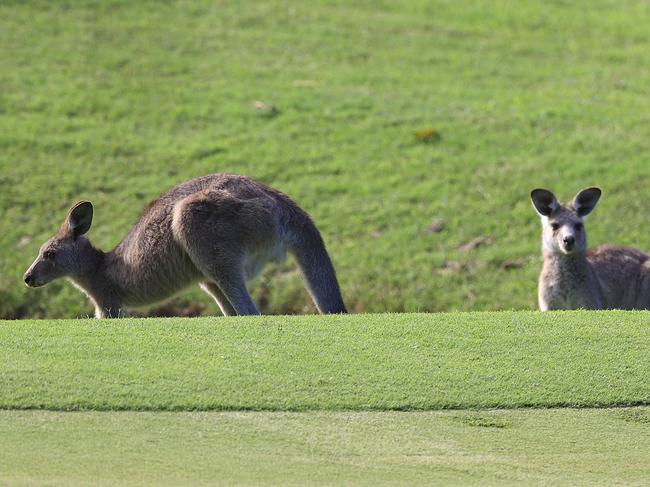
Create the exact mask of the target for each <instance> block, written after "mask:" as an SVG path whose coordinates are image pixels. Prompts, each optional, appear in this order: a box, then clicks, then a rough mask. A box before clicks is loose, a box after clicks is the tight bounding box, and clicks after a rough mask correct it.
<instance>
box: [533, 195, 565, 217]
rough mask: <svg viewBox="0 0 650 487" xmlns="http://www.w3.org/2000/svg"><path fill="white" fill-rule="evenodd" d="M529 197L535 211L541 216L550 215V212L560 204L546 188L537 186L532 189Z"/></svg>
mask: <svg viewBox="0 0 650 487" xmlns="http://www.w3.org/2000/svg"><path fill="white" fill-rule="evenodd" d="M530 199H531V200H532V202H533V206H534V207H535V210H537V213H539V214H540V215H542V216H551V213H553V211H554V210H556V209H557V208H558V207H559V206H560V203H558V201H557V198H556V197H555V195H554V194H553V193H551V192H550V191H549V190H548V189H541V188H537V189H534V190H532V191H531V192H530Z"/></svg>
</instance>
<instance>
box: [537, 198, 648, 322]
mask: <svg viewBox="0 0 650 487" xmlns="http://www.w3.org/2000/svg"><path fill="white" fill-rule="evenodd" d="M600 195H601V190H600V188H587V189H583V190H582V191H580V192H579V193H578V194H577V195H576V196H575V197H574V198H573V201H572V202H571V203H570V204H564V205H562V204H560V203H559V202H558V200H557V198H556V197H555V195H554V194H553V193H551V192H550V191H548V190H546V189H534V190H533V191H532V192H531V193H530V198H531V200H532V202H533V206H534V208H535V210H537V213H539V215H540V216H541V219H542V256H543V260H544V263H543V266H542V272H541V273H540V275H539V286H538V299H539V308H540V309H541V310H542V311H547V310H553V309H579V308H584V309H650V260H649V257H648V256H647V255H646V254H644V253H643V252H641V251H640V250H636V249H632V248H626V247H617V246H612V245H603V246H600V247H596V248H594V249H592V250H589V251H588V250H587V235H586V233H585V228H584V217H585V216H587V215H588V214H589V213H591V211H592V210H593V209H594V207H595V206H596V203H598V200H599V199H600Z"/></svg>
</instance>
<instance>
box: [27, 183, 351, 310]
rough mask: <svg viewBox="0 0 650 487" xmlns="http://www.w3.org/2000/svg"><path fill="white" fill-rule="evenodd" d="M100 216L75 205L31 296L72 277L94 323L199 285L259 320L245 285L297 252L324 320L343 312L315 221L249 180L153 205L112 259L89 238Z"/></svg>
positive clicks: (49, 248)
mask: <svg viewBox="0 0 650 487" xmlns="http://www.w3.org/2000/svg"><path fill="white" fill-rule="evenodd" d="M92 218H93V207H92V205H91V203H90V202H88V201H82V202H80V203H77V204H76V205H74V206H73V207H72V208H71V209H70V211H69V213H68V216H67V217H66V219H65V221H64V222H63V225H62V226H61V228H60V229H59V231H58V233H57V234H56V235H54V236H53V237H52V238H51V239H49V240H48V241H47V242H45V243H44V244H43V245H42V246H41V249H40V251H39V254H38V257H37V258H36V260H35V261H34V263H33V264H32V265H31V266H30V268H29V269H28V270H27V272H26V273H25V276H24V279H25V283H26V284H27V285H28V286H29V287H39V286H43V285H44V284H47V283H48V282H50V281H52V280H54V279H57V278H60V277H68V278H69V279H70V280H71V281H72V283H73V284H74V285H75V286H77V287H78V288H80V289H81V290H82V291H83V292H84V293H85V294H86V295H87V296H88V297H89V298H90V300H91V301H92V302H93V304H94V305H95V317H96V318H110V317H118V316H123V315H125V312H126V308H128V307H132V306H133V307H138V306H144V305H148V304H152V303H155V302H158V301H161V300H164V299H165V298H167V297H169V296H171V295H173V294H174V293H176V292H178V291H180V290H182V289H183V288H185V287H187V286H189V285H191V284H195V283H198V284H199V285H200V286H201V288H202V289H203V290H204V291H205V292H207V293H208V294H209V295H211V296H212V297H213V298H214V300H215V301H216V302H217V304H218V305H219V308H220V309H221V311H222V313H223V314H224V315H235V314H237V315H252V314H259V311H258V309H257V307H256V306H255V303H254V302H253V300H252V299H251V297H250V295H249V293H248V291H247V289H246V281H247V280H249V279H252V278H253V277H255V276H256V275H257V274H259V273H260V272H261V270H262V268H263V266H264V264H266V263H267V262H269V261H282V260H283V259H284V258H285V255H286V251H287V250H288V251H289V252H291V253H292V254H293V255H294V256H295V258H296V260H297V262H298V266H299V267H300V268H301V270H302V272H303V274H304V277H305V280H306V283H307V289H308V291H309V293H310V294H311V296H312V298H313V300H314V302H315V304H316V307H317V308H318V310H319V311H320V312H321V313H346V312H347V311H346V309H345V305H344V304H343V299H342V297H341V292H340V290H339V285H338V282H337V279H336V274H335V272H334V267H333V266H332V262H331V261H330V258H329V256H328V254H327V251H326V249H325V244H324V243H323V239H322V238H321V235H320V233H319V231H318V229H317V228H316V226H315V225H314V223H313V222H312V220H311V218H310V217H309V216H308V215H307V213H306V212H305V211H303V210H302V209H301V208H300V207H298V205H296V203H294V202H293V201H292V200H291V199H290V198H289V197H288V196H286V195H284V194H283V193H281V192H279V191H276V190H274V189H272V188H270V187H268V186H265V185H263V184H261V183H259V182H257V181H254V180H252V179H249V178H247V177H244V176H237V175H232V174H212V175H209V176H204V177H199V178H196V179H192V180H190V181H186V182H184V183H181V184H179V185H177V186H175V187H173V188H172V189H170V190H169V191H168V192H166V193H164V194H162V195H161V196H160V197H159V198H158V199H156V200H155V201H153V202H151V203H150V204H149V206H148V207H147V208H146V209H145V210H144V213H143V214H142V216H141V217H140V219H139V220H138V222H137V223H136V224H135V226H134V227H133V228H131V230H130V231H129V233H128V234H127V236H126V238H124V240H122V242H121V243H120V244H119V245H118V246H117V247H116V248H115V249H114V250H112V251H111V252H102V251H101V250H99V249H97V248H95V247H93V245H92V244H91V243H90V241H89V240H88V238H87V237H86V232H88V230H89V229H90V225H91V222H92Z"/></svg>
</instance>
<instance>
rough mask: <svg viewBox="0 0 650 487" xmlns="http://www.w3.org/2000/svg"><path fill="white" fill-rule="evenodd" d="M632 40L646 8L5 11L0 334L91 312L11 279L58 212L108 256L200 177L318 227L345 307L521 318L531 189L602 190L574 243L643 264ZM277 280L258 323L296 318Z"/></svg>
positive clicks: (39, 7) (0, 22)
mask: <svg viewBox="0 0 650 487" xmlns="http://www.w3.org/2000/svg"><path fill="white" fill-rule="evenodd" d="M649 22H650V10H649V9H648V8H647V3H646V2H645V1H643V0H628V1H622V2H614V1H611V0H582V1H575V2H565V1H548V2H538V1H533V0H530V1H520V0H516V1H515V0H511V1H496V2H469V1H467V2H448V1H436V2H429V1H424V0H411V1H405V2H400V3H399V4H396V3H395V2H387V1H376V0H367V1H358V2H335V1H318V2H316V1H308V2H307V1H303V2H301V1H295V2H293V1H292V2H288V3H287V2H279V1H276V2H270V1H256V2H223V1H219V2H212V1H210V2H209V1H207V0H206V1H194V0H192V1H189V0H186V1H170V2H164V3H160V2H155V3H153V2H146V1H145V2H130V1H119V0H114V1H106V2H103V1H102V2H98V1H75V2H69V1H61V2H43V1H36V0H34V1H24V2H2V3H1V4H0V44H1V45H2V46H3V48H2V49H1V50H0V214H2V219H0V277H1V279H0V316H2V317H7V318H9V317H67V318H71V317H75V316H84V315H86V314H89V313H91V307H90V305H89V304H88V303H87V301H86V300H85V298H83V296H82V295H81V294H79V293H78V292H77V291H75V290H73V289H72V288H71V286H69V285H68V284H67V283H64V282H61V283H57V284H52V285H51V286H49V287H47V288H45V289H43V290H38V291H30V290H26V289H24V286H23V285H22V283H21V275H22V273H23V272H24V271H25V269H26V268H27V267H28V265H29V264H30V262H31V260H32V259H33V258H34V256H35V254H36V252H37V250H38V247H39V245H40V244H41V242H42V241H43V240H45V239H46V238H47V237H49V236H50V235H51V234H52V233H53V232H54V231H55V229H56V228H57V226H58V225H59V222H60V221H61V220H62V219H63V217H64V215H65V213H66V210H67V208H68V207H69V206H70V205H71V204H72V203H73V202H75V201H77V200H80V199H82V198H87V199H90V200H92V201H93V202H94V203H95V207H96V214H95V222H94V227H93V229H91V232H90V236H91V238H92V239H93V241H94V242H95V243H96V244H97V245H99V246H100V247H101V248H104V249H108V248H111V247H112V246H114V245H115V244H116V243H117V242H118V241H119V240H120V239H121V238H122V237H123V236H124V235H125V233H126V231H127V230H128V228H129V226H130V225H132V224H133V223H134V221H135V220H136V218H137V216H138V214H139V213H140V212H141V211H142V209H143V207H144V206H145V205H146V204H147V202H148V201H149V200H151V199H152V198H154V197H155V196H157V195H158V194H159V193H161V192H162V191H164V190H166V189H167V188H168V187H170V186H172V185H173V184H176V183H178V182H180V181H183V180H185V179H188V178H190V177H194V176H198V175H202V174H206V173H211V172H216V171H231V172H236V173H242V174H247V175H250V176H253V177H255V178H258V179H260V180H262V181H264V182H266V183H269V184H271V185H273V186H276V187H277V188H279V189H281V190H283V191H285V192H287V193H289V194H290V195H292V196H293V197H294V198H295V199H296V200H297V201H298V202H299V203H300V204H301V205H302V206H303V207H304V208H306V209H307V210H308V211H309V212H311V214H312V215H313V216H314V218H315V220H316V222H317V223H318V225H319V227H320V228H321V230H322V232H323V234H324V236H325V240H326V242H327V244H328V247H329V249H330V251H331V253H332V256H333V259H334V262H335V265H336V267H337V270H338V273H339V277H340V280H341V282H342V288H343V292H344V295H345V298H346V300H347V302H348V304H349V307H350V309H352V310H354V311H374V312H378V311H403V310H405V311H437V310H496V309H510V308H517V309H526V308H528V309H530V308H533V307H535V276H536V273H537V272H538V269H539V224H538V222H537V221H536V216H535V214H534V213H533V210H532V209H531V206H530V204H529V202H528V192H529V190H530V189H531V188H533V187H536V186H549V187H551V188H552V189H554V190H556V191H557V192H558V194H559V195H561V196H562V197H563V198H568V197H570V196H571V195H573V194H575V192H576V191H577V190H578V189H579V188H580V187H582V186H586V185H591V184H599V185H602V186H603V187H604V190H605V193H604V198H603V200H602V202H601V204H600V207H599V208H598V209H597V210H596V212H595V214H594V216H593V217H592V218H591V221H590V222H589V224H588V230H589V231H590V241H591V242H592V243H593V244H596V243H604V242H609V243H619V244H626V245H635V246H638V247H640V248H642V249H646V250H650V234H649V233H648V232H647V231H646V228H647V221H646V220H647V217H646V215H647V214H648V211H649V210H650V207H649V206H648V198H647V188H648V183H649V182H650V138H648V136H647V125H648V115H647V114H648V113H649V112H650V98H648V97H647V96H645V94H646V92H647V87H648V86H649V85H650V50H649V49H647V46H648V44H649V43H650V30H649V29H648V28H647V26H648V23H649ZM256 100H261V101H263V102H265V103H268V104H273V105H275V106H277V108H278V110H279V113H278V114H277V116H269V115H268V114H264V113H259V112H258V111H257V110H255V108H253V103H254V102H255V101H256ZM424 129H433V130H436V131H438V132H439V134H440V139H439V140H437V141H436V140H432V141H431V142H430V143H423V142H421V141H418V140H417V139H416V137H415V136H414V132H415V131H418V130H424ZM438 218H441V219H443V220H444V222H445V225H444V228H443V229H442V231H441V232H438V233H430V232H429V231H428V227H429V225H430V224H431V222H432V220H434V219H438ZM477 237H485V238H486V239H487V241H486V243H485V244H484V245H483V246H481V247H479V248H477V249H474V250H471V251H468V252H462V251H460V250H458V247H459V246H460V245H461V244H463V243H465V242H468V241H470V240H472V239H474V238H477ZM292 269H293V266H292V265H291V264H288V265H285V266H282V267H279V268H278V267H275V268H271V269H270V270H269V271H268V272H267V273H266V274H265V276H264V277H263V278H262V279H261V280H259V281H258V282H257V284H256V285H255V286H254V294H255V297H256V299H257V300H258V302H260V303H261V307H262V309H263V310H264V311H265V312H267V313H268V312H271V313H278V312H305V311H312V310H313V306H312V305H311V303H310V302H309V298H308V296H307V293H306V292H305V291H304V289H303V288H302V284H301V280H300V278H299V276H298V275H297V274H296V273H295V272H293V271H292ZM189 303H196V306H195V307H194V308H188V304H189ZM184 308H185V310H184ZM183 310H184V311H186V312H191V313H196V312H202V313H207V314H215V313H216V312H217V309H216V306H215V305H214V304H212V303H210V301H209V300H208V299H207V298H206V297H204V296H202V294H201V293H200V292H197V291H194V292H192V293H190V294H187V295H185V296H183V297H181V298H178V299H177V300H176V301H174V303H173V307H172V309H171V310H168V312H169V311H171V312H172V313H180V312H183Z"/></svg>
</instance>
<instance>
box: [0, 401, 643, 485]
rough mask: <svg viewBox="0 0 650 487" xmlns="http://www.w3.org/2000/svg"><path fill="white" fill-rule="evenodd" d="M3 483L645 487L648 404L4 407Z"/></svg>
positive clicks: (0, 425)
mask: <svg viewBox="0 0 650 487" xmlns="http://www.w3.org/2000/svg"><path fill="white" fill-rule="evenodd" d="M0 437H1V438H2V441H0V484H1V485H3V486H7V487H18V486H21V487H22V486H58V485H85V486H113V485H124V486H149V485H164V486H167V485H169V486H177V485H228V486H232V485H249V486H250V485H255V486H267V485H269V486H270V485H277V486H287V485H295V486H303V485H358V486H364V485H366V486H378V485H379V486H396V485H463V486H467V485H481V486H486V485H489V486H491V485H494V486H504V485H540V486H541V485H557V486H560V485H562V486H576V485H583V486H595V485H602V486H611V485H629V486H632V485H636V486H642V485H647V481H648V478H650V463H648V451H650V409H648V408H623V409H597V410H594V409H580V410H574V409H556V410H514V411H513V410H498V411H495V410H488V411H447V412H441V411H432V412H309V413H278V412H220V413H219V412H183V413H168V412H162V413H161V412H72V413H62V412H51V411H2V412H0Z"/></svg>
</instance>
